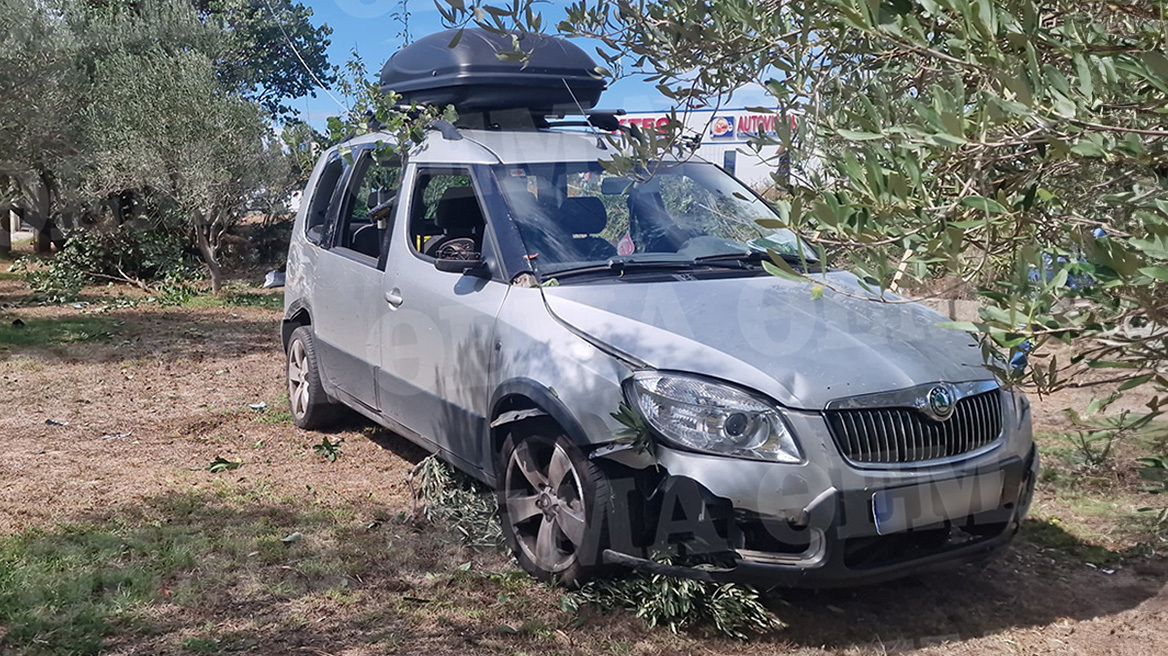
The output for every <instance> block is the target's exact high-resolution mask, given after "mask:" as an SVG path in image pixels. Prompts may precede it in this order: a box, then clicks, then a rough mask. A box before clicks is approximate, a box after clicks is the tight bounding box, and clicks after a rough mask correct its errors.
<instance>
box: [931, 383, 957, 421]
mask: <svg viewBox="0 0 1168 656" xmlns="http://www.w3.org/2000/svg"><path fill="white" fill-rule="evenodd" d="M928 401H929V410H930V411H932V413H933V414H934V415H936V416H937V418H938V419H948V418H949V415H951V414H953V392H951V391H949V388H948V387H941V386H940V385H938V386H937V387H934V388H933V389H931V390H929V399H928Z"/></svg>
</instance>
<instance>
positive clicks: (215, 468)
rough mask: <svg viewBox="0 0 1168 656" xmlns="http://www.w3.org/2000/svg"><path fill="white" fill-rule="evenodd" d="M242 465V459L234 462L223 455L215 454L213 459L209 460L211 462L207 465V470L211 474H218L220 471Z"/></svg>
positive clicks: (237, 467)
mask: <svg viewBox="0 0 1168 656" xmlns="http://www.w3.org/2000/svg"><path fill="white" fill-rule="evenodd" d="M242 466H243V462H242V461H241V462H235V461H233V460H228V459H226V458H224V457H223V456H217V457H216V458H215V459H214V460H212V461H211V464H210V465H208V466H207V471H209V472H211V473H212V474H219V473H221V472H225V471H231V470H233V469H239V468H240V467H242Z"/></svg>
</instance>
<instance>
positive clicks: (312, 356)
mask: <svg viewBox="0 0 1168 656" xmlns="http://www.w3.org/2000/svg"><path fill="white" fill-rule="evenodd" d="M285 372H286V374H287V378H288V410H289V412H291V413H292V423H294V424H296V425H297V426H299V427H300V428H304V429H307V430H316V429H320V428H328V427H329V426H332V425H334V424H336V423H337V420H338V419H340V418H341V415H342V412H343V410H342V408H341V407H340V406H338V405H334V404H333V402H332V399H330V398H329V396H328V394H326V393H325V391H324V385H323V384H321V380H320V360H318V359H317V357H316V346H315V344H314V343H313V338H312V328H311V327H310V326H300V327H299V328H297V329H296V330H294V331H292V336H291V337H290V338H289V339H288V352H287V366H286V367H285Z"/></svg>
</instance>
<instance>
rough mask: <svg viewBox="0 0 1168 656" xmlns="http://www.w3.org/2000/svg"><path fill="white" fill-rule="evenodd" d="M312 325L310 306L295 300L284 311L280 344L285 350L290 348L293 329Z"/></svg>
mask: <svg viewBox="0 0 1168 656" xmlns="http://www.w3.org/2000/svg"><path fill="white" fill-rule="evenodd" d="M311 325H312V312H311V311H309V309H308V306H307V305H306V304H305V303H303V302H301V301H299V300H297V301H293V302H292V304H291V305H289V306H288V309H287V310H285V311H284V320H283V321H281V322H280V344H281V346H283V347H284V350H285V351H287V350H288V340H289V339H291V338H292V332H293V331H295V330H296V329H297V328H299V327H301V326H311Z"/></svg>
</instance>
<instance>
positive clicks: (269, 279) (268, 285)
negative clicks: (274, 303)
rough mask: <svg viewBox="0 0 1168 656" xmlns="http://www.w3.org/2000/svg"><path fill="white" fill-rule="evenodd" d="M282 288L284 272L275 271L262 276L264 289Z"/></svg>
mask: <svg viewBox="0 0 1168 656" xmlns="http://www.w3.org/2000/svg"><path fill="white" fill-rule="evenodd" d="M283 286H284V272H283V271H276V270H275V269H273V270H271V271H269V272H268V274H267V275H266V276H264V289H273V288H276V287H283Z"/></svg>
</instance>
